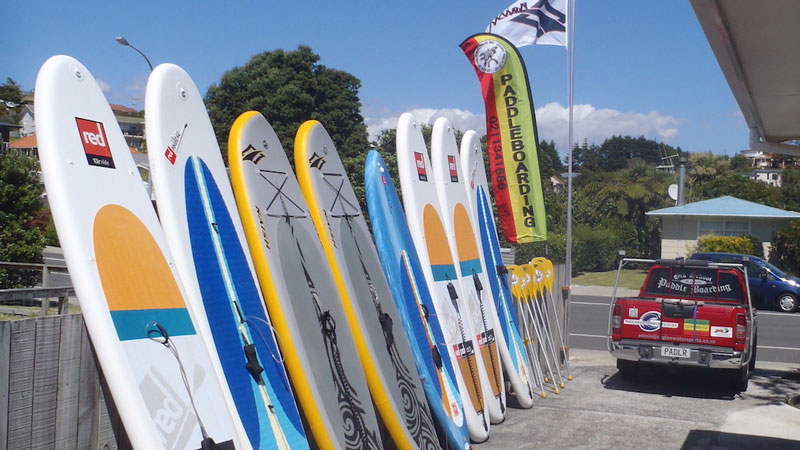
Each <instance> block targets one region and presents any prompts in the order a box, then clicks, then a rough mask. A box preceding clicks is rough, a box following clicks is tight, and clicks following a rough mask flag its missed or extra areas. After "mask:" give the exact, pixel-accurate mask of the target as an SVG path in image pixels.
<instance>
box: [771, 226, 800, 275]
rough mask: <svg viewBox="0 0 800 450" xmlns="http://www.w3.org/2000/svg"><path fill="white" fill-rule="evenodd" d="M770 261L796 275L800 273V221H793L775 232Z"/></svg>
mask: <svg viewBox="0 0 800 450" xmlns="http://www.w3.org/2000/svg"><path fill="white" fill-rule="evenodd" d="M769 262H771V263H772V264H775V265H776V266H778V267H780V268H781V269H784V270H788V271H789V272H791V273H793V274H795V275H796V274H798V273H800V222H798V221H794V222H791V223H790V224H789V225H788V226H787V227H786V228H784V229H782V230H780V231H778V232H776V233H775V238H774V239H773V240H772V248H771V249H770V251H769Z"/></svg>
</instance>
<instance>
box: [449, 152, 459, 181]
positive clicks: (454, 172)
mask: <svg viewBox="0 0 800 450" xmlns="http://www.w3.org/2000/svg"><path fill="white" fill-rule="evenodd" d="M447 168H448V169H450V182H452V183H458V167H456V157H455V156H453V155H447Z"/></svg>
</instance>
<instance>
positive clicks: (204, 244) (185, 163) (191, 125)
mask: <svg viewBox="0 0 800 450" xmlns="http://www.w3.org/2000/svg"><path fill="white" fill-rule="evenodd" d="M145 111H146V114H145V119H146V123H147V146H148V148H149V149H150V152H149V157H150V170H151V179H152V182H153V189H154V191H155V193H156V201H157V202H158V209H159V213H160V218H161V225H162V227H163V228H164V232H165V234H166V235H167V240H168V243H169V246H170V248H171V249H172V254H173V255H174V256H175V262H176V265H177V267H178V271H179V272H180V273H181V276H182V278H183V281H184V284H185V285H186V290H187V294H188V298H189V301H190V302H191V304H192V305H193V307H194V308H195V309H196V310H198V311H203V312H204V317H205V319H206V320H204V321H203V325H202V329H203V334H204V335H205V336H206V337H207V339H208V340H207V344H208V345H209V346H210V347H213V348H215V349H216V350H217V352H218V353H219V356H220V362H221V365H222V373H221V377H222V378H223V379H224V380H225V381H226V382H227V384H228V386H229V387H230V390H231V393H232V394H233V402H234V406H235V407H236V410H237V411H238V412H239V415H240V417H241V418H242V422H243V425H244V428H245V431H246V433H247V436H248V438H249V440H250V442H251V443H252V445H253V447H256V448H264V449H273V448H276V449H289V448H291V449H296V448H300V449H302V448H308V442H307V440H306V438H305V432H304V430H303V426H302V423H301V418H300V414H299V411H298V410H297V406H296V404H295V402H294V398H293V396H292V391H291V386H290V384H289V380H288V377H287V375H286V372H285V369H284V366H283V361H282V355H281V353H280V350H279V349H278V344H277V342H276V341H275V338H274V333H273V330H272V325H271V324H270V322H269V318H268V317H267V313H266V307H265V305H264V300H263V298H262V296H261V291H260V289H259V288H258V284H257V283H256V280H255V275H254V272H253V263H252V260H251V258H250V253H249V252H248V251H247V243H246V241H245V237H244V232H243V229H242V223H241V220H240V219H239V213H238V211H237V210H236V205H235V200H234V197H233V190H232V189H231V184H230V181H229V180H228V174H227V171H226V169H225V165H224V163H223V161H222V155H221V153H220V150H219V146H218V145H217V141H216V137H215V135H214V130H213V128H212V127H211V121H210V120H209V118H208V113H207V112H206V108H205V105H204V104H203V98H202V96H201V95H200V92H199V91H198V90H197V87H196V86H195V84H194V82H193V81H192V79H191V78H190V77H189V75H188V74H187V73H186V72H185V71H183V69H181V68H180V67H178V66H176V65H174V64H162V65H160V66H158V67H156V68H155V70H153V72H152V73H151V74H150V79H149V80H148V83H147V95H146V99H145Z"/></svg>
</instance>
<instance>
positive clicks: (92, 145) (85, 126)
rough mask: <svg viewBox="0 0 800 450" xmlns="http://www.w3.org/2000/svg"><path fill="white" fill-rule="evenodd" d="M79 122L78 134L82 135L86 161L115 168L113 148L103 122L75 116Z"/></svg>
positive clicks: (90, 163) (93, 164)
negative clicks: (109, 143) (110, 145)
mask: <svg viewBox="0 0 800 450" xmlns="http://www.w3.org/2000/svg"><path fill="white" fill-rule="evenodd" d="M75 122H76V123H77V124H78V134H79V135H80V137H81V144H83V151H84V153H86V161H87V162H88V163H89V165H92V166H99V167H107V168H109V169H113V168H114V158H112V157H111V149H110V148H109V146H108V137H106V129H105V128H104V127H103V124H102V123H101V122H95V121H94V120H86V119H80V118H78V117H76V118H75Z"/></svg>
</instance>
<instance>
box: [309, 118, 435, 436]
mask: <svg viewBox="0 0 800 450" xmlns="http://www.w3.org/2000/svg"><path fill="white" fill-rule="evenodd" d="M294 160H295V163H294V164H295V168H296V170H297V179H298V182H299V183H300V189H301V190H302V191H303V194H304V195H305V198H306V202H307V203H308V206H309V211H310V213H311V218H312V219H313V222H314V225H315V226H316V228H317V233H318V234H319V237H320V240H321V241H322V247H323V248H324V249H325V255H326V257H327V259H328V265H329V266H330V268H331V272H332V273H333V278H334V280H335V281H336V287H337V289H338V290H339V296H340V297H341V299H342V304H343V306H344V310H345V312H346V313H347V319H348V322H349V323H350V329H351V330H352V331H353V337H354V338H355V342H356V348H357V349H358V354H359V357H360V358H361V366H362V368H363V369H364V373H365V375H366V377H367V385H368V386H369V390H370V393H371V394H372V400H373V402H374V403H375V408H376V410H377V412H378V413H379V414H380V416H381V419H382V420H383V424H384V425H385V427H386V429H387V431H388V433H389V435H390V437H391V439H392V441H393V442H394V444H395V446H397V448H399V449H425V450H433V449H438V448H439V444H438V439H437V437H436V431H435V429H434V427H433V419H432V418H431V414H430V410H429V409H428V402H427V401H426V400H425V393H424V392H423V390H422V387H421V386H420V383H419V372H417V367H416V364H415V363H414V358H413V356H411V348H410V347H409V345H408V338H407V337H406V333H405V331H404V330H403V327H402V326H400V323H401V322H400V315H399V314H398V312H397V307H396V306H395V304H394V299H393V298H392V293H391V291H390V290H389V286H388V284H387V283H386V278H385V277H384V275H383V271H382V269H381V263H380V260H378V253H377V252H376V250H375V245H374V244H373V241H372V236H370V233H369V230H368V229H367V223H366V221H365V220H364V216H363V215H362V212H361V207H360V206H359V204H358V198H357V197H356V193H355V192H354V191H353V186H352V185H351V184H350V179H349V178H348V176H347V172H346V171H345V168H344V165H342V160H341V159H340V158H339V154H338V152H337V151H336V148H335V146H334V144H333V140H331V137H330V135H328V132H327V131H326V130H325V128H324V127H323V126H322V124H320V123H319V122H317V121H316V120H309V121H307V122H305V123H304V124H303V125H301V126H300V129H299V130H298V132H297V139H296V140H295V151H294Z"/></svg>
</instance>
